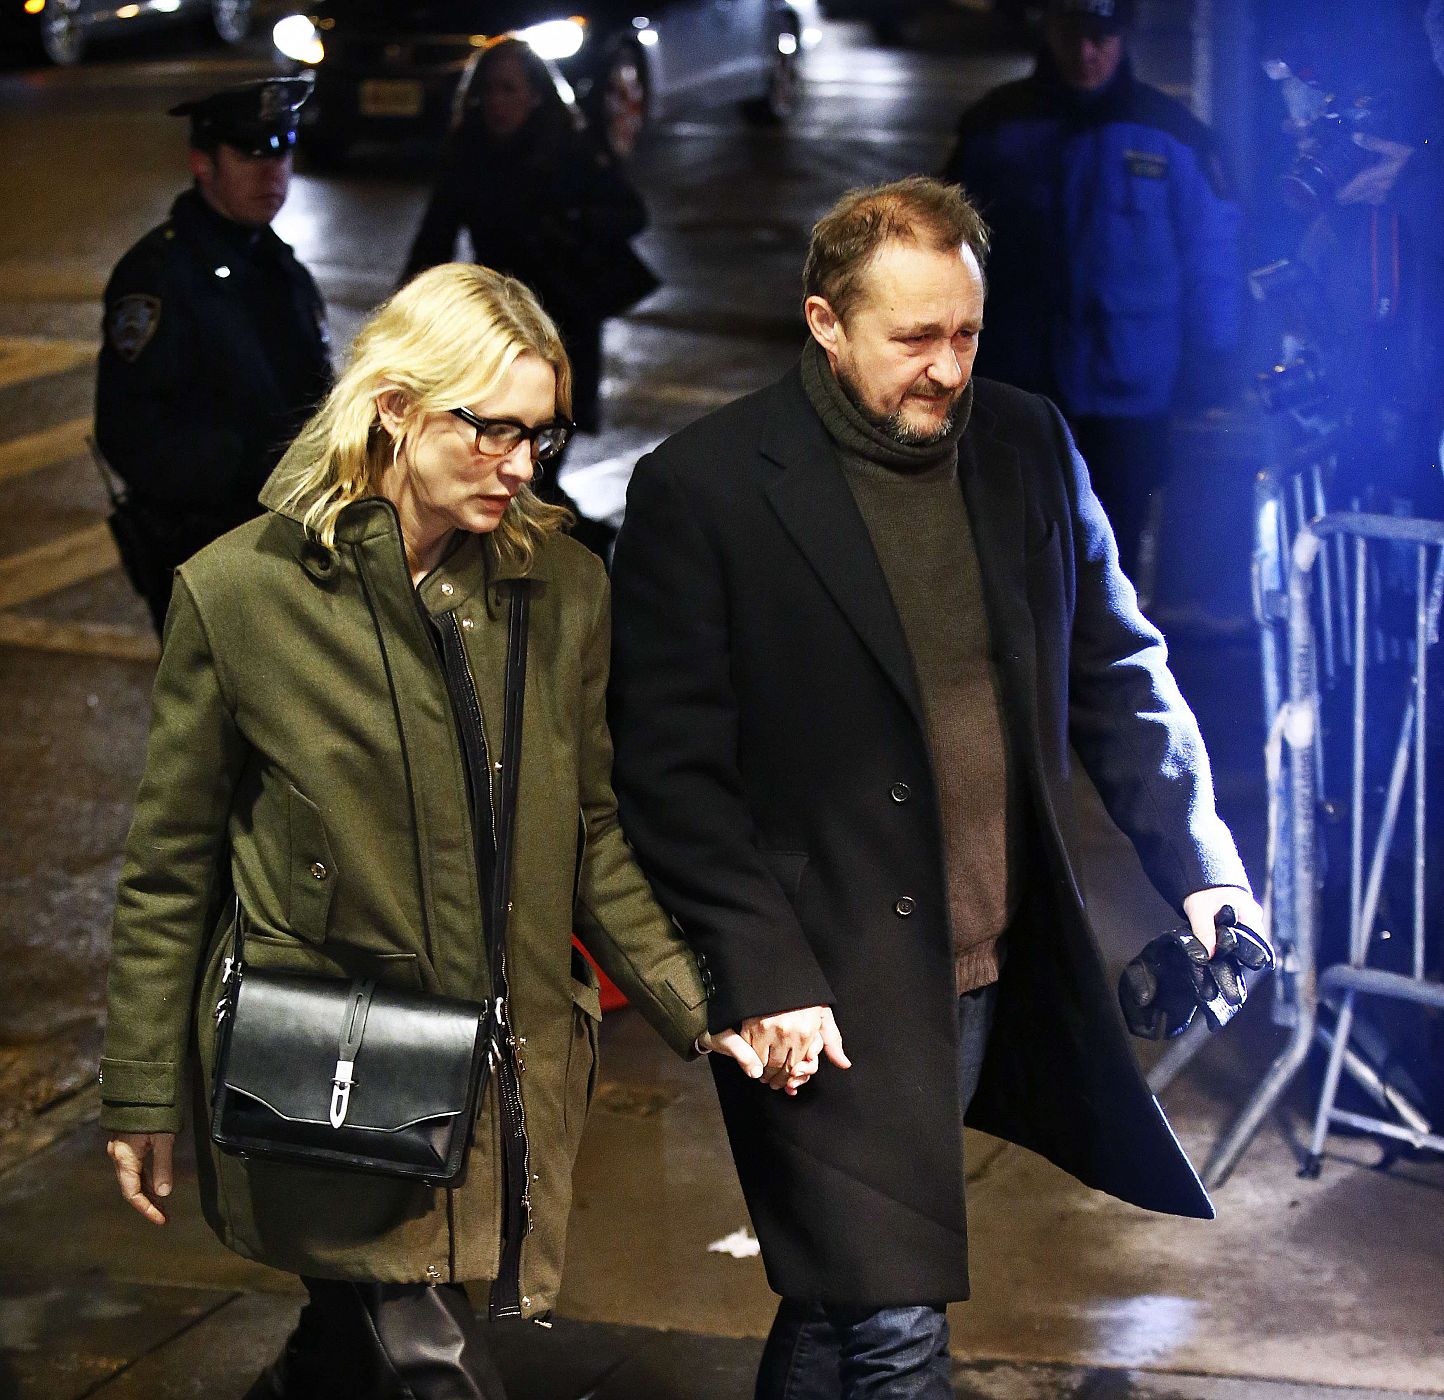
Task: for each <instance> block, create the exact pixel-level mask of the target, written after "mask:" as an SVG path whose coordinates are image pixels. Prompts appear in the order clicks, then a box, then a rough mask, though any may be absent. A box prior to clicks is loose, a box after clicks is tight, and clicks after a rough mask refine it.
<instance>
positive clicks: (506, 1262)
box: [432, 613, 532, 1317]
mask: <svg viewBox="0 0 1444 1400" xmlns="http://www.w3.org/2000/svg"><path fill="white" fill-rule="evenodd" d="M432 620H433V621H434V622H435V623H436V627H437V632H438V634H439V636H440V638H441V652H442V662H443V666H442V669H443V673H444V675H445V678H446V687H447V690H448V691H449V692H450V695H451V702H452V709H453V710H454V711H455V713H456V717H457V721H458V726H459V728H460V730H461V734H460V738H461V750H462V757H463V759H464V760H465V763H466V767H467V771H468V773H469V774H470V776H471V787H472V791H473V793H474V794H475V795H480V793H481V792H482V790H483V782H482V779H481V777H480V776H479V775H478V773H477V769H478V768H479V769H480V770H481V773H482V774H484V775H485V783H484V789H485V793H486V811H487V819H488V822H489V824H490V830H491V845H490V848H489V850H484V849H483V847H482V837H481V833H480V832H479V831H474V832H473V837H474V839H473V854H474V856H475V859H476V866H477V882H478V888H479V889H481V890H482V891H485V890H486V889H488V888H489V887H490V885H491V880H489V879H486V878H484V875H485V872H487V871H488V870H490V871H491V872H492V873H493V875H494V872H495V864H496V861H495V852H496V842H497V834H496V808H495V805H494V795H493V791H492V777H491V772H492V769H491V757H490V753H489V751H488V749H487V744H486V730H485V727H484V726H483V724H482V719H481V704H480V702H479V700H478V699H477V694H476V682H475V679H474V677H473V676H472V674H471V666H470V663H469V662H468V661H467V658H466V647H465V644H464V642H463V640H462V636H461V628H460V626H459V624H458V623H457V620H456V614H455V613H445V614H443V615H442V616H441V617H439V618H435V619H432ZM472 807H473V811H474V809H475V807H476V801H475V797H474V798H473V802H472ZM473 822H475V818H474V817H473ZM488 855H489V856H490V857H491V858H490V859H486V856H488ZM488 932H489V930H488ZM497 970H498V974H499V975H498V976H497V979H496V985H494V986H493V987H492V989H491V992H492V998H493V1006H492V1010H493V1025H492V1041H491V1045H490V1047H489V1050H488V1054H489V1056H490V1059H491V1066H492V1073H493V1075H494V1077H495V1081H496V1086H497V1102H498V1104H499V1106H500V1109H501V1149H502V1150H501V1167H502V1239H501V1260H500V1264H499V1266H498V1268H497V1276H496V1281H495V1283H494V1284H493V1286H492V1295H491V1315H492V1316H493V1317H520V1316H521V1314H522V1297H521V1246H522V1241H523V1240H524V1239H525V1238H526V1237H527V1235H529V1234H530V1233H531V1227H532V1220H531V1189H530V1187H531V1148H530V1144H529V1143H528V1141H527V1135H526V1111H525V1108H524V1106H523V1104H522V1099H521V1081H520V1060H519V1058H518V1055H517V1050H518V1041H517V1038H516V1033H515V1031H514V1029H513V1027H512V1024H511V1009H510V1005H509V997H508V989H507V969H506V949H505V947H503V948H502V950H501V957H500V960H499V967H498V969H497Z"/></svg>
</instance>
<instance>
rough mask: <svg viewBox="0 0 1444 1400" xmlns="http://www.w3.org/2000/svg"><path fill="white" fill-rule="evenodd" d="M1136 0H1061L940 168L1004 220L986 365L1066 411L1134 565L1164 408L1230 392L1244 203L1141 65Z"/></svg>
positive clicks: (1196, 404) (1165, 453)
mask: <svg viewBox="0 0 1444 1400" xmlns="http://www.w3.org/2000/svg"><path fill="white" fill-rule="evenodd" d="M1130 11H1131V3H1130V0H1051V3H1050V4H1049V6H1048V10H1047V15H1046V19H1045V26H1044V34H1045V37H1046V40H1047V43H1046V47H1045V49H1044V51H1043V53H1042V54H1041V55H1040V57H1039V61H1038V68H1037V71H1036V72H1034V73H1033V74H1032V76H1030V77H1027V78H1024V79H1022V80H1020V81H1018V82H1014V83H1008V84H1006V85H1005V86H1003V87H1001V88H998V89H996V90H995V91H994V92H991V93H989V94H988V96H987V97H985V98H984V99H983V100H982V101H981V102H979V103H978V104H977V105H976V106H975V107H973V108H971V109H970V110H969V111H967V112H965V113H964V114H963V118H962V121H961V123H960V125H959V128H958V137H957V144H956V145H955V147H954V149H953V152H952V155H951V156H950V157H949V159H948V163H947V165H946V167H945V170H944V177H945V178H946V179H948V180H955V181H957V182H959V183H960V184H961V185H962V186H963V188H964V190H965V191H966V192H967V194H968V195H969V197H970V198H972V199H973V200H974V201H975V202H976V203H977V204H978V205H979V206H980V207H981V209H982V211H983V215H984V217H985V218H986V219H987V220H988V223H989V224H990V226H991V227H992V230H993V233H994V235H995V244H994V252H993V254H992V256H991V257H990V258H989V260H988V329H987V330H986V331H985V332H984V334H983V335H982V337H981V339H980V341H979V348H978V357H977V372H978V373H979V374H981V375H986V376H987V377H988V378H990V379H1001V380H1004V381H1006V382H1007V383H1010V384H1016V385H1018V386H1019V387H1021V388H1024V389H1029V390H1031V391H1033V392H1034V393H1041V394H1047V395H1048V396H1049V397H1050V398H1052V399H1053V400H1054V401H1055V402H1056V403H1057V404H1058V406H1059V407H1060V408H1061V409H1062V410H1063V412H1064V414H1065V415H1066V416H1067V418H1068V421H1069V426H1070V427H1071V428H1072V430H1073V434H1074V437H1075V439H1076V440H1077V443H1078V446H1079V449H1080V450H1081V451H1082V453H1083V456H1084V458H1085V460H1086V461H1087V463H1088V466H1089V470H1090V472H1091V474H1092V478H1093V485H1094V488H1095V490H1096V491H1097V493H1098V496H1099V497H1100V499H1101V500H1102V502H1103V505H1104V507H1105V508H1106V510H1107V512H1108V515H1109V518H1110V520H1111V521H1112V522H1113V526H1114V531H1115V533H1116V535H1117V538H1118V547H1119V552H1120V555H1121V558H1122V563H1123V568H1124V571H1125V572H1126V573H1128V574H1129V575H1130V576H1131V575H1133V573H1134V566H1135V562H1136V560H1137V557H1138V547H1139V542H1140V538H1141V536H1142V533H1143V527H1144V522H1145V520H1146V518H1147V513H1148V502H1149V498H1150V496H1151V495H1152V493H1153V492H1154V491H1155V490H1156V489H1157V488H1158V487H1160V486H1161V485H1162V484H1163V481H1164V479H1165V475H1166V469H1167V462H1168V457H1169V415H1170V412H1171V411H1172V410H1174V409H1176V408H1190V409H1197V408H1206V407H1212V406H1214V405H1216V404H1220V403H1222V402H1223V401H1224V400H1226V398H1227V397H1228V393H1229V389H1230V377H1231V373H1232V365H1231V359H1232V357H1233V355H1234V354H1235V353H1236V351H1237V348H1238V341H1239V334H1240V327H1241V321H1242V286H1243V282H1242V266H1241V252H1240V246H1239V238H1240V214H1239V209H1238V206H1237V204H1236V203H1235V202H1234V200H1233V198H1232V196H1231V195H1230V193H1229V191H1228V190H1227V188H1226V185H1225V180H1224V175H1223V170H1222V166H1221V163H1220V161H1219V158H1218V155H1217V152H1216V148H1215V143H1214V140H1213V136H1212V133H1210V131H1209V130H1208V128H1207V127H1205V126H1204V125H1203V124H1202V123H1201V122H1199V121H1198V120H1197V119H1196V118H1195V117H1194V116H1193V115H1192V113H1190V112H1189V111H1187V110H1186V109H1185V108H1184V107H1182V106H1181V105H1180V104H1179V103H1177V102H1175V101H1174V100H1173V99H1172V98H1170V97H1167V96H1165V95H1164V94H1163V93H1161V92H1159V91H1158V89H1156V88H1153V87H1149V86H1148V85H1147V84H1145V83H1141V82H1139V81H1138V80H1137V79H1136V78H1135V77H1134V76H1133V72H1132V68H1131V66H1130V64H1129V61H1128V56H1127V53H1126V48H1125V40H1126V36H1127V30H1128V26H1129V21H1130V18H1131V14H1130Z"/></svg>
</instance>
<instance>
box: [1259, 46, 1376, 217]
mask: <svg viewBox="0 0 1444 1400" xmlns="http://www.w3.org/2000/svg"><path fill="white" fill-rule="evenodd" d="M1264 71H1265V72H1266V73H1267V74H1268V75H1269V77H1270V78H1272V79H1273V80H1274V81H1275V82H1277V83H1279V84H1281V86H1282V88H1283V95H1284V103H1285V105H1286V106H1287V108H1288V113H1289V129H1290V130H1291V131H1292V132H1293V133H1294V136H1295V140H1296V141H1297V142H1298V148H1299V149H1298V154H1297V156H1296V157H1295V158H1294V162H1293V164H1292V165H1291V166H1290V167H1289V169H1288V171H1287V172H1286V173H1285V175H1284V176H1283V180H1282V184H1281V190H1282V194H1283V197H1284V202H1285V203H1287V204H1288V205H1289V206H1290V208H1293V209H1296V210H1298V211H1299V212H1300V213H1301V214H1308V215H1313V214H1317V213H1319V211H1320V210H1321V209H1322V208H1324V206H1326V205H1328V204H1330V203H1332V202H1333V200H1334V197H1335V196H1336V195H1337V194H1338V192H1339V191H1340V190H1341V189H1342V188H1343V187H1344V186H1345V185H1347V184H1348V183H1349V181H1350V180H1352V179H1353V178H1354V176H1355V175H1357V174H1358V173H1359V172H1360V171H1361V170H1365V169H1367V168H1368V167H1369V166H1370V165H1372V164H1374V162H1375V161H1377V160H1378V159H1379V157H1378V156H1377V155H1376V154H1375V153H1373V152H1372V151H1366V150H1364V149H1363V148H1362V147H1361V146H1359V145H1357V144H1355V141H1354V137H1355V135H1357V134H1359V133H1364V134H1366V135H1376V136H1377V135H1383V134H1384V132H1382V131H1381V130H1380V127H1381V126H1382V125H1383V124H1384V121H1385V120H1386V118H1387V115H1388V112H1387V107H1386V104H1385V103H1384V102H1383V101H1382V100H1381V99H1380V97H1379V96H1378V95H1376V94H1373V93H1369V92H1358V93H1355V94H1354V95H1352V96H1349V97H1345V96H1342V95H1340V94H1339V93H1335V92H1331V91H1329V90H1327V89H1325V88H1324V87H1323V86H1322V85H1321V84H1320V83H1319V81H1318V80H1317V78H1316V77H1315V76H1313V75H1312V74H1310V73H1309V72H1308V71H1307V70H1305V71H1304V72H1303V73H1295V72H1294V70H1293V69H1292V68H1291V67H1290V66H1289V65H1288V64H1287V63H1286V62H1284V61H1283V60H1282V59H1270V60H1269V61H1268V62H1267V63H1265V64H1264Z"/></svg>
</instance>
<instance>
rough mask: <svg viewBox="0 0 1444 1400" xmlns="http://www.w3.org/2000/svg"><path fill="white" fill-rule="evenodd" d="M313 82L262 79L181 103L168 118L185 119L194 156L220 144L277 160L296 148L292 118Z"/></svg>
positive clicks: (304, 77)
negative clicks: (189, 129) (188, 120)
mask: <svg viewBox="0 0 1444 1400" xmlns="http://www.w3.org/2000/svg"><path fill="white" fill-rule="evenodd" d="M313 82H314V79H313V78H312V76H311V75H310V74H309V73H307V74H304V75H302V76H300V77H295V78H262V79H261V80H260V81H259V82H254V83H242V84H240V86H238V87H229V88H223V89H222V90H221V91H220V92H213V93H211V95H210V96H209V97H198V98H196V99H195V100H194V101H191V102H181V103H178V104H177V105H176V106H174V107H172V108H171V109H170V112H169V115H170V116H172V117H189V118H190V121H191V131H190V143H191V145H192V146H194V147H195V148H196V149H197V150H210V149H213V148H214V147H216V146H218V145H221V144H224V145H227V146H234V147H235V148H236V149H237V150H238V151H244V152H245V153H246V154H247V155H252V156H282V155H285V154H286V152H287V151H289V150H290V149H291V147H293V146H294V145H295V144H296V127H297V125H298V123H299V121H300V118H299V116H298V115H297V114H298V113H299V111H300V109H301V104H302V103H303V102H305V100H306V99H307V98H308V97H309V96H310V95H311V85H312V83H313Z"/></svg>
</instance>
